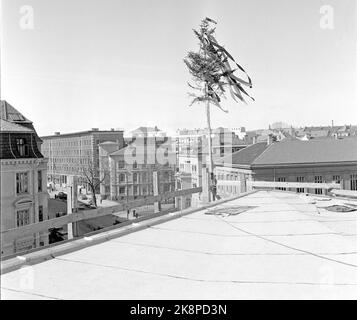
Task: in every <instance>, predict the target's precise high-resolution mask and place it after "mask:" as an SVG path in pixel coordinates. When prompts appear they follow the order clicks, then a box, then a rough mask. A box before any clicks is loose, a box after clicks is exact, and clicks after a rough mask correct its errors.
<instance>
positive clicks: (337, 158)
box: [252, 138, 357, 166]
mask: <svg viewBox="0 0 357 320" xmlns="http://www.w3.org/2000/svg"><path fill="white" fill-rule="evenodd" d="M346 161H356V162H357V138H345V139H322V140H309V141H300V140H288V141H285V140H283V141H281V142H278V143H273V144H271V145H269V147H268V148H267V149H266V150H265V152H264V153H262V154H261V155H260V156H259V157H257V158H256V159H255V160H254V161H253V163H252V166H259V165H275V164H310V163H331V162H346Z"/></svg>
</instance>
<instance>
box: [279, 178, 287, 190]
mask: <svg viewBox="0 0 357 320" xmlns="http://www.w3.org/2000/svg"><path fill="white" fill-rule="evenodd" d="M277 181H278V182H286V178H285V177H278V179H277ZM277 189H278V190H283V191H286V188H277Z"/></svg>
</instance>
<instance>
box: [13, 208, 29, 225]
mask: <svg viewBox="0 0 357 320" xmlns="http://www.w3.org/2000/svg"><path fill="white" fill-rule="evenodd" d="M16 220H17V226H18V227H22V226H25V225H27V224H29V223H30V213H29V211H28V210H19V211H17V219H16Z"/></svg>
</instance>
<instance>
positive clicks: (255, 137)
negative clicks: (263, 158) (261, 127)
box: [253, 136, 257, 144]
mask: <svg viewBox="0 0 357 320" xmlns="http://www.w3.org/2000/svg"><path fill="white" fill-rule="evenodd" d="M256 143H257V136H254V137H253V144H256Z"/></svg>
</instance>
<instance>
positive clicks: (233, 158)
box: [216, 142, 268, 166]
mask: <svg viewBox="0 0 357 320" xmlns="http://www.w3.org/2000/svg"><path fill="white" fill-rule="evenodd" d="M267 147H268V145H267V143H266V142H258V143H255V144H252V145H249V146H248V147H245V148H244V149H242V150H239V151H237V152H234V153H232V154H231V155H228V156H225V157H223V158H222V159H220V160H217V163H216V164H217V165H220V164H221V165H222V164H223V163H224V164H232V165H235V166H239V165H243V166H247V165H251V164H252V163H253V161H254V160H255V159H256V158H257V157H258V156H260V155H261V154H262V153H263V152H264V150H266V149H267Z"/></svg>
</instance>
